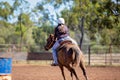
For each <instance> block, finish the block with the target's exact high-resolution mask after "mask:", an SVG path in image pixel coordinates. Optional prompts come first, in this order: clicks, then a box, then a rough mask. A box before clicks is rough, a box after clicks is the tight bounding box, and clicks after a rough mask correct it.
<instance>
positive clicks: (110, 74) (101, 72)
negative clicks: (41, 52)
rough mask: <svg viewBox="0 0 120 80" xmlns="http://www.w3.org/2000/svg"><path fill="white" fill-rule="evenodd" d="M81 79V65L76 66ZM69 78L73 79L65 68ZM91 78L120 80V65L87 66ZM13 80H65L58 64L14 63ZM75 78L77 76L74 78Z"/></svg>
mask: <svg viewBox="0 0 120 80" xmlns="http://www.w3.org/2000/svg"><path fill="white" fill-rule="evenodd" d="M76 72H77V74H78V75H79V78H80V80H85V79H84V76H83V75H82V71H81V69H80V68H79V67H77V68H76ZM65 75H66V77H67V80H72V79H71V77H70V73H69V71H68V70H67V69H65ZM87 75H88V77H89V80H120V67H87ZM12 80H63V78H62V75H61V71H60V69H59V67H58V66H56V67H53V66H50V65H48V66H41V65H13V68H12ZM74 80H75V78H74Z"/></svg>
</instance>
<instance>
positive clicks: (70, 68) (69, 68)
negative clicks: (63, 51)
mask: <svg viewBox="0 0 120 80" xmlns="http://www.w3.org/2000/svg"><path fill="white" fill-rule="evenodd" d="M65 67H66V68H67V69H68V70H69V71H70V72H71V77H72V80H73V74H74V75H75V77H76V80H79V78H78V76H77V74H76V72H75V69H74V68H73V67H70V66H65Z"/></svg>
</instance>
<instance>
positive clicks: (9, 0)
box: [0, 0, 41, 8]
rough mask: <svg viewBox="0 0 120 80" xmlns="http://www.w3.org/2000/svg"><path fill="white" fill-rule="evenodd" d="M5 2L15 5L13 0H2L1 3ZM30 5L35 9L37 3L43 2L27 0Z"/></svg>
mask: <svg viewBox="0 0 120 80" xmlns="http://www.w3.org/2000/svg"><path fill="white" fill-rule="evenodd" d="M1 1H3V2H6V1H7V2H9V3H10V4H13V0H0V2H1ZM26 1H28V2H29V3H30V7H31V8H33V7H34V6H35V5H36V3H37V2H39V1H41V0H26Z"/></svg>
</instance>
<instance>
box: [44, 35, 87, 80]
mask: <svg viewBox="0 0 120 80" xmlns="http://www.w3.org/2000/svg"><path fill="white" fill-rule="evenodd" d="M54 43H55V40H54V35H53V34H50V36H49V38H48V39H47V43H46V45H45V49H46V50H49V49H50V48H51V47H52V46H53V45H54ZM57 58H58V65H59V67H60V69H61V72H62V76H63V78H64V80H66V78H65V75H64V68H63V66H64V67H66V68H67V69H68V70H69V71H70V72H71V77H72V80H73V74H74V76H75V77H76V80H79V78H78V76H77V74H76V71H75V67H76V66H78V65H79V66H80V67H81V69H82V71H83V75H84V76H85V79H86V80H88V78H87V75H86V68H85V64H84V62H83V54H82V52H81V50H80V49H79V47H78V46H77V45H74V44H72V43H71V42H70V41H64V42H62V43H61V45H60V47H59V48H58V49H57Z"/></svg>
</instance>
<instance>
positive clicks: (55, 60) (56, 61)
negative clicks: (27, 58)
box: [52, 36, 77, 64]
mask: <svg viewBox="0 0 120 80" xmlns="http://www.w3.org/2000/svg"><path fill="white" fill-rule="evenodd" d="M65 40H71V41H72V43H73V44H76V45H77V42H76V41H75V40H74V39H72V38H71V37H70V36H67V37H64V38H61V39H59V40H57V41H56V42H55V44H54V45H53V47H52V54H53V63H54V64H58V60H57V51H56V50H57V48H58V47H59V46H60V42H62V41H65Z"/></svg>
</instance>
